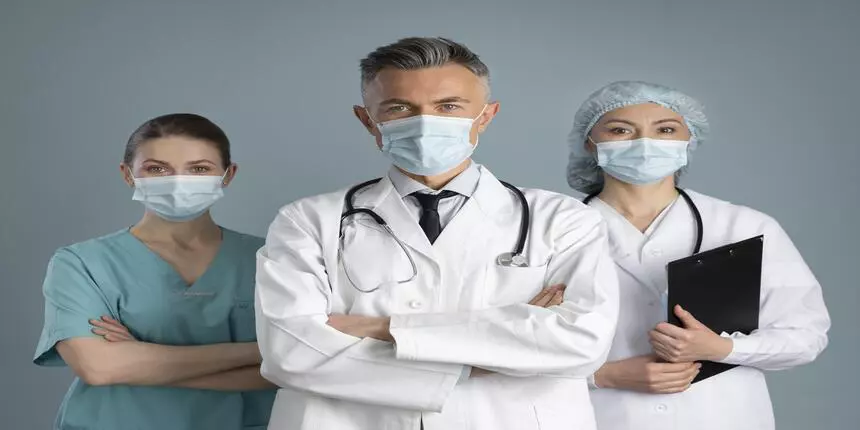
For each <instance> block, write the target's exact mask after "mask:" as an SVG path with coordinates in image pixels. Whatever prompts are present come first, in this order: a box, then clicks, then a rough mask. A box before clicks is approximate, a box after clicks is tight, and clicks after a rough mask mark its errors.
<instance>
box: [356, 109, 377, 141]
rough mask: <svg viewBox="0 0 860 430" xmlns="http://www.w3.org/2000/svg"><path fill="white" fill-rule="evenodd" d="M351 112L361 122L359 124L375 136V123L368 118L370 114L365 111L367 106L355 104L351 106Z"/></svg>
mask: <svg viewBox="0 0 860 430" xmlns="http://www.w3.org/2000/svg"><path fill="white" fill-rule="evenodd" d="M352 113H354V114H355V117H356V118H358V120H359V121H360V122H361V125H363V126H364V128H365V129H366V130H367V132H368V133H370V134H371V135H373V136H376V134H377V130H376V124H375V123H374V122H373V120H372V119H370V115H369V114H368V113H367V108H365V107H364V106H358V105H355V106H353V107H352Z"/></svg>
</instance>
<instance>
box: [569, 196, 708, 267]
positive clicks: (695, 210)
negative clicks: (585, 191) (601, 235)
mask: <svg viewBox="0 0 860 430" xmlns="http://www.w3.org/2000/svg"><path fill="white" fill-rule="evenodd" d="M675 190H677V191H678V194H680V195H681V197H683V198H684V201H686V202H687V206H689V207H690V211H691V212H693V218H695V219H696V247H695V248H694V249H693V255H696V254H698V253H699V251H701V249H702V235H703V234H704V227H703V226H702V214H701V213H699V208H698V207H696V203H694V202H693V199H691V198H690V196H689V195H688V194H687V192H686V191H684V190H682V189H680V188H678V187H675ZM598 194H600V192H599V191H598V192H596V193H593V194H589V195H588V196H586V197H585V198H584V199H582V203H583V204H586V205H587V204H588V203H589V202H590V201H591V200H592V199H594V198H595V197H597V195H598Z"/></svg>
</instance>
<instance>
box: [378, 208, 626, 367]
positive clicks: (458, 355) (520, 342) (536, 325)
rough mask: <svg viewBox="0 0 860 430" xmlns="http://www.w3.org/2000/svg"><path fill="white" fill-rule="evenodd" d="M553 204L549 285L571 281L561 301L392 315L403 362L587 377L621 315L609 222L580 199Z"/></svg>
mask: <svg viewBox="0 0 860 430" xmlns="http://www.w3.org/2000/svg"><path fill="white" fill-rule="evenodd" d="M540 210H544V211H549V210H553V211H554V212H553V217H554V218H553V222H552V224H553V225H552V228H550V231H549V233H547V234H548V235H549V236H550V237H549V241H550V242H551V243H553V250H554V255H552V257H551V259H550V261H549V263H548V265H547V281H548V282H547V285H553V284H557V283H563V284H565V285H567V288H566V290H565V293H564V302H563V303H562V304H561V305H559V306H553V307H550V308H542V307H537V306H532V305H528V304H526V303H523V304H515V305H509V306H503V307H496V308H490V309H483V310H474V311H463V312H456V313H440V314H410V315H394V316H392V318H391V334H392V335H393V337H394V338H395V341H396V344H397V357H398V358H401V359H403V360H412V361H429V362H440V363H457V364H467V365H471V366H475V367H480V368H484V369H488V370H492V371H495V372H498V373H502V374H506V375H509V376H535V375H556V376H567V377H577V378H586V377H587V376H589V375H591V374H592V373H593V372H594V371H595V370H597V369H598V368H599V367H600V366H601V365H602V364H603V363H604V362H605V360H606V356H607V354H608V352H609V348H610V346H611V343H612V338H613V335H614V333H615V328H616V324H617V319H618V306H619V305H618V278H617V275H616V272H615V266H614V263H613V261H612V258H611V256H610V254H609V250H608V243H607V232H606V225H605V223H604V222H603V220H602V218H601V217H600V215H599V214H598V213H597V212H596V211H594V210H593V209H589V208H584V207H582V206H581V205H578V202H577V203H576V206H575V205H573V204H571V205H570V207H562V208H539V207H538V208H535V211H536V212H537V211H540Z"/></svg>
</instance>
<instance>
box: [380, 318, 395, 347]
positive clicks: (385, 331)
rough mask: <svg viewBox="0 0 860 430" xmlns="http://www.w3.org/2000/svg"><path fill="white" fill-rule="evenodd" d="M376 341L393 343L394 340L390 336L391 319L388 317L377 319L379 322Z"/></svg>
mask: <svg viewBox="0 0 860 430" xmlns="http://www.w3.org/2000/svg"><path fill="white" fill-rule="evenodd" d="M377 335H378V337H377V339H379V340H384V341H388V342H394V338H393V337H392V336H391V318H390V317H381V318H379V322H378V325H377Z"/></svg>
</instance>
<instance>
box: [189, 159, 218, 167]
mask: <svg viewBox="0 0 860 430" xmlns="http://www.w3.org/2000/svg"><path fill="white" fill-rule="evenodd" d="M204 163H205V164H211V165H213V166H214V165H215V163H213V162H211V161H209V160H206V159H202V160H194V161H189V162H187V163H185V165H186V166H187V165H191V164H204Z"/></svg>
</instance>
